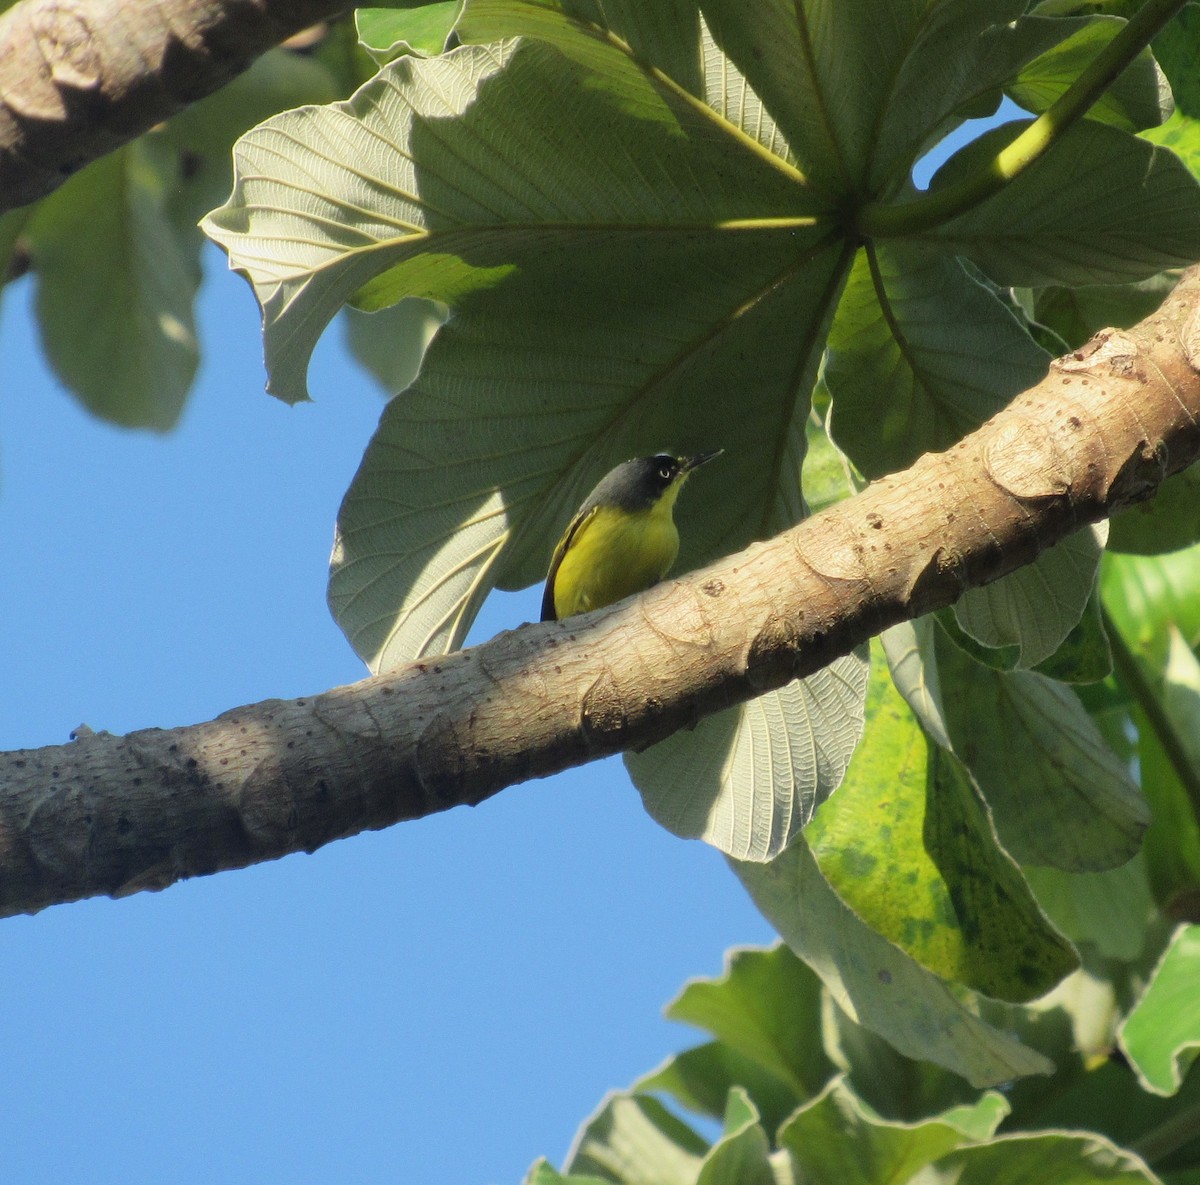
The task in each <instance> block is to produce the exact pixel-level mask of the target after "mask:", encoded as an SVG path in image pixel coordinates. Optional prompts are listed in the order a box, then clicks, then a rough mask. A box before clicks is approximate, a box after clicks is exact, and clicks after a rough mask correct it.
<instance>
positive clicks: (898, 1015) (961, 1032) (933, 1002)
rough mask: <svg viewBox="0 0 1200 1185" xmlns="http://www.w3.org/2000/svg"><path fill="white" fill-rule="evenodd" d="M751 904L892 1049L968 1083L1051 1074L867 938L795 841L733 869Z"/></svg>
mask: <svg viewBox="0 0 1200 1185" xmlns="http://www.w3.org/2000/svg"><path fill="white" fill-rule="evenodd" d="M733 868H734V871H735V872H736V873H737V875H738V878H739V879H740V880H741V882H742V884H743V885H745V887H746V889H747V891H748V892H749V893H750V895H751V897H753V898H754V902H755V904H756V905H757V906H758V908H759V909H760V910H761V911H762V913H763V914H764V916H766V918H767V919H768V920H769V921H770V922H771V924H772V925H773V926H775V928H776V929H777V930H778V931H779V933H780V935H781V936H782V937H783V939H784V941H785V942H786V943H787V944H788V946H790V947H791V948H792V950H793V951H795V952H796V954H798V955H799V956H800V957H801V958H802V959H803V960H804V961H805V962H806V963H807V964H808V965H809V966H810V967H811V968H812V969H813V970H814V971H815V972H816V973H817V974H818V975H819V976H820V977H821V980H822V982H823V983H824V984H825V986H826V988H827V989H828V990H829V992H830V994H831V995H832V997H833V999H834V1000H835V1001H836V1002H837V1003H838V1004H839V1005H840V1006H841V1007H842V1008H843V1009H844V1010H846V1011H847V1012H848V1013H849V1014H850V1015H851V1017H852V1018H853V1019H855V1020H857V1021H858V1023H859V1024H861V1025H863V1026H864V1027H866V1028H868V1029H870V1030H871V1031H872V1032H875V1033H878V1034H879V1036H881V1037H883V1038H884V1040H886V1041H887V1042H888V1043H889V1044H891V1045H893V1046H894V1047H895V1048H896V1049H898V1050H899V1051H900V1052H901V1053H903V1054H905V1055H906V1056H908V1057H911V1058H915V1059H918V1060H924V1061H930V1062H934V1063H936V1064H937V1065H940V1066H945V1067H946V1068H947V1069H949V1070H952V1071H953V1072H954V1073H956V1074H959V1075H961V1076H962V1077H964V1078H966V1079H967V1080H968V1081H969V1082H971V1083H972V1084H973V1085H975V1086H979V1087H982V1086H992V1085H996V1084H997V1083H1001V1082H1007V1081H1009V1080H1010V1079H1012V1078H1019V1077H1021V1076H1022V1075H1025V1074H1042V1073H1049V1072H1051V1070H1052V1069H1053V1067H1052V1066H1051V1065H1050V1063H1049V1062H1047V1061H1046V1060H1045V1059H1044V1058H1043V1057H1042V1056H1041V1055H1040V1054H1038V1053H1035V1052H1034V1051H1033V1050H1032V1049H1028V1048H1026V1047H1025V1046H1023V1045H1022V1044H1020V1042H1018V1041H1015V1040H1013V1039H1012V1038H1011V1037H1009V1036H1008V1035H1006V1034H1005V1033H1002V1032H1001V1031H999V1030H998V1029H995V1028H993V1027H991V1026H990V1025H987V1024H985V1023H984V1022H983V1021H981V1020H980V1019H979V1018H978V1017H977V1016H975V1015H974V1014H973V1013H972V1012H971V1011H970V1009H969V1008H967V1007H966V1005H964V1004H963V1003H962V1002H961V1001H960V1000H959V999H958V998H957V997H956V996H955V995H954V994H953V993H952V992H951V991H950V990H949V989H948V988H947V986H946V985H945V984H944V983H943V982H942V981H941V980H940V979H939V978H937V976H935V975H932V974H931V973H930V972H928V971H926V970H925V969H924V968H923V967H921V966H920V965H919V964H917V963H916V962H915V961H914V960H913V959H911V958H909V957H908V956H907V955H906V954H904V953H903V952H901V951H900V950H898V949H897V948H896V947H895V946H893V945H892V944H891V943H890V942H888V941H887V939H886V938H884V937H883V936H882V935H880V934H877V933H876V932H875V931H874V930H872V929H871V928H870V927H869V926H868V925H867V924H866V923H865V922H863V921H862V920H861V919H860V918H859V917H858V916H857V914H855V913H854V911H853V910H851V909H850V908H849V907H848V906H847V905H846V904H845V903H844V902H843V901H842V900H841V898H840V897H838V895H837V894H836V893H835V892H834V891H833V889H832V888H831V887H830V886H829V883H828V882H827V881H826V880H825V878H824V877H823V876H822V875H821V871H820V869H819V867H818V866H817V863H816V860H815V859H814V858H813V855H812V853H811V851H810V850H809V848H808V845H807V844H806V843H805V841H804V837H803V836H802V835H801V836H799V837H797V838H796V839H795V840H794V841H793V842H792V844H791V846H790V847H789V848H788V849H787V850H786V851H785V852H784V853H783V854H782V855H780V856H777V857H776V858H775V859H774V860H773V861H772V862H771V863H770V864H745V863H736V862H735V863H734V865H733Z"/></svg>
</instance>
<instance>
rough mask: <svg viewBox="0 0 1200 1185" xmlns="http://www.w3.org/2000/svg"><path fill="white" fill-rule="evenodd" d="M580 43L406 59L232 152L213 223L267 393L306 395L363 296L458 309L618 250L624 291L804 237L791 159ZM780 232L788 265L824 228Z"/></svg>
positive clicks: (377, 301)
mask: <svg viewBox="0 0 1200 1185" xmlns="http://www.w3.org/2000/svg"><path fill="white" fill-rule="evenodd" d="M572 31H573V30H572V29H568V30H567V33H572ZM571 44H572V47H573V48H575V49H577V50H578V51H579V52H578V53H577V54H576V56H574V57H569V56H566V55H564V54H563V53H562V52H560V51H559V50H558V49H556V48H552V47H550V46H548V45H545V44H541V43H538V42H528V43H525V44H524V45H522V46H521V47H520V48H517V49H514V48H513V46H512V45H511V44H509V45H494V46H481V47H467V48H464V49H462V50H458V51H455V52H453V53H450V54H446V55H443V56H441V57H438V58H433V59H428V60H416V59H410V58H404V59H401V60H399V61H397V62H394V63H392V64H391V65H389V66H387V67H385V68H384V70H382V71H381V72H380V74H379V75H378V76H377V77H376V78H375V79H373V80H372V81H371V82H369V83H367V84H366V85H365V86H364V87H363V88H361V89H360V90H359V91H358V92H357V93H356V94H355V95H354V96H353V97H352V98H351V99H350V100H349V101H347V102H346V103H340V104H334V105H332V106H327V107H316V108H305V109H302V110H300V111H294V112H288V113H285V114H284V115H281V116H279V117H277V118H275V119H273V120H270V121H268V122H267V123H265V124H263V125H262V126H260V127H259V128H256V129H255V130H254V131H253V132H251V133H250V134H248V135H247V136H246V137H244V138H243V139H242V140H241V141H240V142H239V145H238V148H237V151H236V154H235V156H236V161H237V180H236V183H235V188H234V193H233V195H232V197H231V198H230V201H229V202H228V203H227V204H226V205H225V206H224V207H222V208H221V209H220V210H217V211H215V212H214V213H213V214H211V215H210V216H209V217H208V219H206V223H205V227H206V229H207V231H208V233H209V234H210V235H211V236H212V237H213V238H215V239H216V240H217V241H218V242H219V243H221V245H222V246H224V247H225V248H226V250H227V251H228V252H229V255H230V262H231V265H232V266H234V267H236V268H239V269H241V270H243V271H244V272H245V273H246V274H247V276H248V277H249V278H250V279H251V281H252V282H253V283H254V285H255V289H256V292H257V294H258V297H259V300H260V303H261V304H262V306H263V316H264V341H265V347H266V356H267V365H268V371H269V373H270V376H271V382H270V387H271V389H272V390H273V391H274V392H275V393H277V394H279V395H280V396H281V397H283V398H287V399H290V400H295V399H299V398H303V397H304V393H305V387H304V374H305V370H306V368H307V364H308V358H309V356H310V354H311V350H312V346H313V344H314V343H315V341H316V338H317V336H318V335H319V333H320V331H321V330H322V329H323V328H324V326H325V325H326V324H327V323H328V321H329V319H330V317H332V315H333V314H334V312H336V311H337V309H338V308H339V307H340V306H341V304H342V303H343V302H345V301H346V300H347V299H349V298H350V297H351V296H354V295H355V294H356V293H359V290H360V289H364V288H365V286H367V285H368V284H370V287H369V288H365V290H364V291H363V292H362V293H360V294H359V300H360V301H361V303H363V304H364V306H366V307H382V306H383V305H386V304H390V303H394V302H395V301H396V300H398V299H400V298H401V297H402V296H405V295H418V296H420V295H424V296H429V297H434V298H438V299H442V300H445V301H446V302H447V303H450V304H457V303H459V301H460V300H462V299H463V298H465V296H466V295H468V294H470V293H478V292H479V291H481V290H484V289H486V288H488V287H490V286H494V285H495V284H497V283H498V282H499V280H500V278H501V277H502V276H504V275H509V274H512V272H513V271H514V270H516V269H518V268H519V267H520V266H521V265H522V264H523V263H524V262H525V261H527V260H537V259H544V258H546V257H547V256H558V257H569V256H570V255H571V254H572V253H577V252H579V251H581V250H582V249H583V248H584V247H585V246H590V247H591V248H592V250H593V251H605V250H607V249H608V248H609V247H610V246H611V247H612V249H613V251H614V253H615V254H616V255H617V256H618V258H616V259H614V262H613V266H612V269H611V271H612V272H614V273H616V272H617V270H618V268H619V267H620V266H621V265H622V263H623V265H624V268H625V269H626V279H627V280H629V279H636V270H634V271H632V272H631V271H630V270H629V269H631V268H632V266H633V260H634V259H635V258H637V257H638V256H639V255H641V254H644V253H645V252H646V251H647V249H648V247H649V245H650V244H651V243H653V242H660V243H662V244H663V246H662V247H661V248H660V250H663V251H665V252H669V251H670V250H671V249H672V247H674V246H682V248H683V249H684V250H685V251H686V250H689V249H690V250H692V251H695V250H697V249H698V247H699V246H701V245H702V243H703V241H704V240H706V239H709V238H710V237H711V239H712V240H716V241H725V240H729V239H735V240H736V239H738V238H739V237H740V235H739V230H740V224H742V223H744V222H745V221H746V220H753V219H755V218H763V217H771V218H774V217H779V216H782V217H783V218H784V220H785V221H788V220H789V219H792V218H795V219H798V220H799V225H800V227H801V228H802V227H803V226H804V225H805V224H806V216H807V215H809V214H811V213H812V211H813V203H812V199H811V197H810V196H809V195H808V192H807V190H806V189H805V187H804V186H803V185H801V184H800V183H799V182H798V180H797V177H796V175H795V172H794V170H791V169H790V167H789V166H787V165H786V164H785V162H783V161H782V160H780V159H779V158H777V157H772V156H771V155H770V154H769V153H767V152H766V151H765V150H763V149H762V148H761V147H760V146H758V145H757V142H754V143H753V144H751V142H750V141H749V138H748V137H746V136H745V135H744V134H743V135H741V136H740V137H739V136H737V135H734V134H731V125H729V124H728V122H727V121H725V120H723V119H721V118H720V117H718V116H717V115H716V113H715V112H713V111H712V110H711V109H709V108H707V107H703V106H702V105H700V104H698V103H696V102H695V101H689V100H688V99H686V98H685V97H683V96H681V95H680V94H679V93H678V92H677V90H676V89H673V88H672V87H670V86H668V85H667V84H665V83H663V82H661V81H660V80H659V79H658V77H657V76H655V75H652V74H651V73H650V72H648V71H647V70H646V69H645V68H644V67H643V66H641V65H639V64H638V63H637V62H636V61H635V60H634V59H632V58H631V57H630V56H628V54H626V53H623V52H622V51H621V50H620V49H619V48H618V47H616V46H614V45H612V44H610V43H609V42H607V41H602V40H597V39H595V38H589V37H586V36H584V35H583V34H581V33H579V34H576V35H575V39H574V41H572V43H571ZM580 58H583V59H584V60H583V61H580V60H579V59H580ZM729 222H734V223H738V224H739V226H738V227H729V226H728V225H727V224H728V223H729ZM789 229H792V230H794V229H797V226H796V225H795V224H793V225H792V226H791V227H790V228H789V227H784V226H778V227H775V228H774V234H775V236H776V243H777V244H778V246H779V247H780V248H785V245H787V246H786V248H785V251H786V254H787V256H788V257H789V258H790V259H791V260H793V262H795V261H797V260H799V259H801V258H803V257H804V256H805V255H806V253H807V251H808V250H811V248H812V247H813V245H814V243H815V242H817V241H819V239H820V234H819V233H818V232H810V233H809V234H807V235H802V236H801V237H802V240H803V241H802V242H799V243H797V242H796V240H794V239H793V238H792V237H791V235H789V233H788V231H789ZM588 231H590V232H591V239H590V241H587V240H584V239H581V237H580V235H581V233H584V234H586V232H588ZM697 240H699V242H697ZM497 269H499V270H497ZM780 270H781V271H782V270H784V269H780ZM385 272H386V273H387V275H386V276H385V277H384V278H382V279H379V278H378V277H380V275H381V273H385ZM611 295H612V297H613V298H617V297H619V296H620V291H619V289H618V290H617V291H616V292H614V293H612V294H611ZM750 295H752V290H751V291H750V292H747V296H750ZM730 311H732V310H730Z"/></svg>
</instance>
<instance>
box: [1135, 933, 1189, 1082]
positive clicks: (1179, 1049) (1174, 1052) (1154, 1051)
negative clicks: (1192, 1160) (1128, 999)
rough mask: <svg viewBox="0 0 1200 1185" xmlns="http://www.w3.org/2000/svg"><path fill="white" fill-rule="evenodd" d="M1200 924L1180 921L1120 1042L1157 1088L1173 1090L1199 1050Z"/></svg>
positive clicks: (1141, 1076) (1145, 1078)
mask: <svg viewBox="0 0 1200 1185" xmlns="http://www.w3.org/2000/svg"><path fill="white" fill-rule="evenodd" d="M1198 982H1200V926H1181V927H1180V928H1179V929H1178V930H1177V931H1176V932H1175V935H1174V937H1173V938H1172V939H1171V945H1170V946H1169V947H1168V948H1167V952H1166V954H1164V955H1163V957H1162V961H1161V962H1160V963H1159V965H1158V967H1157V968H1156V969H1155V971H1154V976H1153V978H1152V979H1151V980H1150V983H1149V984H1148V985H1147V987H1146V991H1145V993H1144V994H1143V996H1142V998H1141V999H1140V1000H1139V1001H1138V1002H1137V1006H1136V1007H1135V1008H1134V1009H1133V1011H1132V1012H1131V1013H1130V1014H1129V1016H1128V1017H1126V1019H1125V1022H1124V1024H1122V1026H1121V1034H1120V1036H1121V1048H1122V1049H1124V1050H1125V1052H1126V1054H1128V1056H1129V1060H1130V1061H1131V1062H1132V1063H1133V1065H1134V1068H1135V1069H1136V1070H1137V1072H1138V1078H1139V1079H1140V1080H1141V1082H1142V1085H1143V1086H1145V1088H1146V1089H1147V1090H1150V1091H1153V1092H1154V1093H1155V1094H1162V1095H1168V1094H1174V1093H1175V1092H1176V1091H1177V1090H1178V1089H1179V1085H1180V1083H1181V1082H1182V1081H1183V1076H1184V1075H1185V1074H1186V1073H1187V1071H1188V1068H1189V1067H1190V1066H1191V1064H1192V1062H1193V1061H1195V1059H1196V1055H1197V1053H1200V991H1197V990H1196V985H1197V983H1198Z"/></svg>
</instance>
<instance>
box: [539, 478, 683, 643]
mask: <svg viewBox="0 0 1200 1185" xmlns="http://www.w3.org/2000/svg"><path fill="white" fill-rule="evenodd" d="M671 492H675V491H671ZM674 503H675V499H674V498H673V497H664V498H661V499H660V500H659V501H658V503H657V504H656V505H654V506H652V507H651V508H650V509H649V510H637V511H634V512H633V513H629V512H627V511H623V510H617V509H616V508H615V507H612V506H601V507H598V508H597V509H596V510H595V511H593V512H592V514H591V516H590V517H589V518H588V519H587V521H586V522H584V523H583V524H582V525H581V526H580V527H579V528H578V530H577V531H576V533H575V536H574V538H573V539H572V540H571V543H570V546H569V547H568V548H567V552H566V554H565V555H564V556H563V558H562V562H561V563H560V564H559V566H558V571H557V572H556V573H555V575H554V610H555V614H556V616H557V617H558V618H559V620H560V621H561V620H562V618H564V617H570V616H571V615H572V614H575V613H586V612H587V611H588V610H589V609H599V608H600V607H601V606H602V605H611V604H612V603H613V601H619V600H620V599H621V598H622V597H628V596H632V595H633V594H634V593H636V592H641V591H642V590H643V589H647V588H649V587H650V586H651V585H652V584H657V583H658V582H659V581H660V580H661V579H662V578H663V577H664V576H665V575H666V574H667V571H668V569H669V568H670V567H671V565H672V564H673V563H674V562H675V557H676V555H678V554H679V532H678V531H677V530H676V529H675V522H674V519H673V518H672V514H671V512H672V509H673V507H674Z"/></svg>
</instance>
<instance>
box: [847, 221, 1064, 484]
mask: <svg viewBox="0 0 1200 1185" xmlns="http://www.w3.org/2000/svg"><path fill="white" fill-rule="evenodd" d="M1049 360H1050V359H1049V355H1047V354H1046V352H1045V351H1044V350H1042V349H1041V348H1040V347H1039V346H1037V345H1035V344H1034V342H1033V339H1032V338H1031V337H1030V336H1029V334H1028V333H1027V332H1026V331H1025V329H1024V328H1023V327H1022V326H1021V325H1020V324H1019V323H1018V322H1017V319H1016V318H1015V317H1014V316H1013V315H1012V313H1011V312H1009V311H1008V309H1006V308H1005V307H1004V305H1003V304H1002V303H1001V302H1000V301H999V300H998V299H997V298H996V297H995V296H994V295H993V294H992V293H991V292H990V291H989V290H988V289H987V288H986V287H984V285H982V284H980V283H977V282H976V281H975V280H973V279H972V278H971V277H969V276H968V275H967V274H966V272H965V271H964V270H963V268H962V265H961V264H960V263H958V262H957V261H956V260H954V259H948V258H942V257H937V256H931V255H929V254H927V253H921V252H918V251H916V250H914V249H912V248H906V247H905V246H904V245H903V244H896V245H890V244H885V245H882V246H880V247H874V246H872V245H871V244H868V245H867V247H866V248H865V249H864V250H862V251H860V252H859V253H858V258H857V260H856V261H855V266H854V270H853V271H852V272H851V274H850V279H849V280H848V282H847V284H846V288H845V291H844V292H843V293H842V299H841V302H840V304H839V305H838V311H837V316H836V317H835V319H834V322H833V326H832V327H831V329H830V333H829V359H828V362H827V364H826V368H825V381H826V382H827V383H828V385H829V389H830V392H831V394H832V396H833V421H832V431H833V435H834V438H835V439H836V440H837V442H838V444H839V445H840V446H841V448H842V449H844V450H845V452H846V453H847V455H848V456H849V457H850V459H851V460H852V461H853V462H854V463H855V465H857V466H858V468H859V469H860V470H861V471H862V472H863V473H865V474H866V475H867V476H868V477H880V476H882V475H883V474H885V473H891V472H893V471H895V470H898V469H904V468H907V466H909V465H911V464H912V463H913V462H914V461H915V460H916V459H917V458H918V457H919V456H920V455H921V454H922V453H926V452H936V451H941V450H942V449H946V448H949V446H950V445H952V444H954V443H955V442H957V441H958V440H960V439H961V438H962V437H963V436H965V435H966V434H967V433H968V432H971V431H973V430H974V429H975V428H978V427H979V425H980V424H982V423H983V422H984V420H986V419H988V418H989V417H991V416H992V415H994V414H995V413H996V412H997V411H999V410H1000V409H1001V408H1002V407H1004V406H1005V405H1006V404H1007V403H1008V401H1009V400H1010V399H1012V397H1013V396H1014V395H1016V394H1017V393H1018V392H1019V391H1023V390H1025V389H1026V388H1027V387H1031V386H1032V385H1033V384H1034V383H1036V382H1038V381H1039V380H1040V379H1041V378H1042V377H1043V376H1044V375H1045V373H1046V367H1047V365H1048V363H1049Z"/></svg>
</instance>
